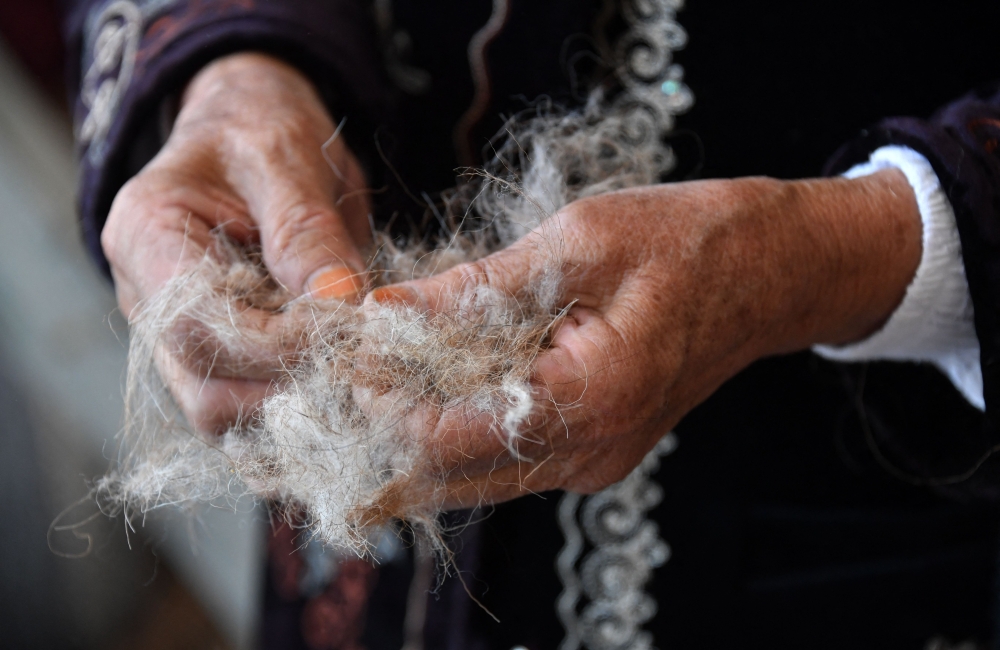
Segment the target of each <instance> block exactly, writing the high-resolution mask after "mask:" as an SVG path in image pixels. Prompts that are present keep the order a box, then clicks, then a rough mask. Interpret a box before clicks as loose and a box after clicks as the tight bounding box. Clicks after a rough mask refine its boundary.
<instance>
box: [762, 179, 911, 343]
mask: <svg viewBox="0 0 1000 650" xmlns="http://www.w3.org/2000/svg"><path fill="white" fill-rule="evenodd" d="M779 197H780V199H779V204H778V205H776V206H775V209H776V213H775V214H776V215H778V218H780V219H781V221H782V226H780V227H779V228H777V236H778V243H777V246H778V248H779V250H781V251H782V256H783V258H784V260H785V261H784V263H783V264H781V265H779V272H777V273H776V275H775V281H776V284H777V285H779V286H783V287H784V292H783V293H784V295H783V298H784V299H783V308H782V309H779V310H777V312H776V313H777V314H780V317H781V319H782V321H783V325H782V324H776V325H772V326H771V327H770V328H769V329H770V331H772V332H773V333H774V334H776V336H775V337H772V338H771V340H770V341H769V345H770V350H769V351H768V352H769V353H781V352H789V351H793V350H799V349H803V348H807V347H810V346H812V345H815V344H818V343H829V344H837V345H839V344H845V343H851V342H854V341H858V340H862V339H864V338H866V337H868V336H870V335H871V334H872V333H874V332H875V331H877V330H878V329H879V328H880V327H881V326H882V325H883V324H884V323H885V322H886V321H887V320H888V318H889V317H890V316H891V315H892V313H893V311H895V309H896V308H897V307H898V305H899V304H900V303H901V302H902V300H903V297H904V296H905V294H906V289H907V287H908V286H909V284H910V282H911V281H912V279H913V276H914V274H915V273H916V269H917V267H918V265H919V263H920V257H921V251H922V242H921V238H922V223H921V219H920V211H919V208H918V206H917V203H916V199H915V197H914V195H913V191H912V189H911V187H910V185H909V183H908V182H907V180H906V177H905V176H904V175H903V174H902V173H900V172H899V171H898V170H886V171H883V172H878V173H876V174H872V175H870V176H865V177H862V178H857V179H841V178H837V179H811V180H802V181H789V182H786V183H784V184H783V187H782V190H781V191H780V192H779Z"/></svg>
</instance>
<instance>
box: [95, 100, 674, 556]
mask: <svg viewBox="0 0 1000 650" xmlns="http://www.w3.org/2000/svg"><path fill="white" fill-rule="evenodd" d="M634 118H635V114H634V112H632V111H628V110H625V109H621V108H607V107H605V105H604V103H603V102H602V101H601V98H600V97H599V96H598V95H595V96H594V98H593V99H592V101H591V102H589V103H588V105H587V106H586V107H584V108H583V109H582V110H579V111H576V112H560V111H557V110H555V109H551V108H550V109H545V110H542V109H539V110H537V111H536V112H535V113H534V114H533V115H530V116H524V115H522V116H519V117H517V118H515V119H513V120H511V121H510V123H509V124H508V125H507V127H506V129H505V131H504V133H505V136H504V138H503V139H502V140H499V141H498V142H496V143H495V146H496V151H497V155H496V158H495V159H494V160H493V161H492V162H491V163H490V164H489V165H488V166H487V167H486V168H484V169H481V170H478V171H473V172H471V173H470V174H469V175H467V177H466V181H465V182H464V183H463V185H461V186H460V187H459V188H457V189H456V190H454V191H452V192H451V193H448V194H446V196H445V197H444V203H445V211H444V213H443V214H441V215H440V216H441V220H442V221H443V222H446V223H448V224H449V225H450V226H451V228H452V232H451V233H450V235H449V236H448V237H447V239H445V240H442V241H440V242H439V243H438V245H437V246H434V247H427V246H422V245H419V244H407V243H405V242H402V243H400V242H393V241H392V240H390V239H389V238H388V237H387V236H385V235H381V236H379V237H378V238H377V240H378V241H377V249H376V252H374V253H373V254H372V256H371V273H370V278H372V284H374V285H383V284H387V283H392V282H397V281H401V280H406V279H410V278H418V277H426V276H428V275H432V274H434V273H439V272H441V271H444V270H446V269H447V268H450V267H452V266H454V265H456V264H459V263H462V262H466V261H470V260H474V259H477V258H480V257H482V256H484V255H486V254H488V253H490V252H492V251H495V250H498V249H500V248H503V247H505V246H507V245H509V244H510V243H512V242H513V241H515V240H517V239H518V238H520V237H522V236H524V235H525V233H528V232H530V231H532V230H533V229H536V228H537V227H538V226H539V224H541V223H542V221H543V220H544V219H546V218H547V217H548V216H549V215H551V214H553V213H554V212H556V211H558V210H559V209H560V208H562V207H563V206H565V205H566V204H568V203H569V202H571V201H573V200H575V199H578V198H582V197H585V196H590V195H593V194H598V193H601V192H606V191H610V190H615V189H620V188H625V187H632V186H638V185H646V184H650V183H655V182H657V181H658V179H659V178H660V177H661V175H662V174H664V173H665V172H666V171H668V169H669V167H670V165H671V164H672V158H671V152H670V150H669V148H667V147H666V146H665V145H664V144H663V142H662V138H661V137H660V135H661V134H660V131H659V130H657V129H655V128H648V127H655V124H653V123H645V122H643V123H640V124H639V125H638V126H637V125H636V123H635V119H634ZM643 129H645V132H643ZM623 218H624V215H623ZM533 236H534V235H533ZM547 236H548V235H547ZM545 244H546V245H545V246H543V247H541V248H540V249H539V251H540V252H539V259H538V263H537V266H536V271H535V273H534V278H533V281H532V282H531V283H530V288H529V289H528V290H527V291H526V292H524V294H523V295H507V294H506V293H504V292H503V291H502V290H501V289H497V288H482V287H481V288H478V289H476V290H474V291H470V292H468V295H465V296H464V297H463V298H462V300H461V301H460V304H459V305H458V307H457V309H456V310H455V311H454V312H452V313H436V314H426V313H421V312H420V311H417V310H415V309H413V308H411V307H407V306H401V305H368V306H364V307H361V306H357V305H354V304H351V303H344V302H314V301H311V300H306V299H302V298H298V299H293V298H292V297H291V296H290V295H288V294H287V293H285V292H284V291H283V290H282V289H281V288H280V287H279V286H278V285H277V284H276V283H275V282H273V281H272V280H271V279H270V278H269V277H268V275H267V273H266V270H265V268H264V267H263V265H262V264H261V262H260V259H259V255H257V254H255V253H253V252H252V251H251V252H248V251H246V250H240V249H239V248H237V247H235V246H234V245H232V244H227V243H225V242H221V241H220V243H219V244H218V246H216V247H215V249H214V250H213V251H210V253H208V254H206V256H205V258H204V260H203V262H202V263H201V264H200V265H199V266H198V267H197V268H195V269H194V270H192V271H190V272H188V273H186V274H184V275H182V276H180V277H178V278H176V279H175V280H173V281H172V282H171V283H170V284H169V286H167V287H166V288H165V289H163V290H162V291H161V292H160V293H159V294H158V295H157V296H155V297H154V298H153V299H151V300H150V301H148V302H147V303H146V304H144V305H143V306H142V307H141V309H140V310H139V311H138V315H136V316H135V318H134V319H133V322H132V337H131V344H130V351H129V369H128V377H127V386H126V421H125V427H124V433H123V442H122V446H121V450H120V452H119V457H118V459H117V462H116V465H115V467H114V468H113V469H112V470H111V472H110V473H109V474H108V475H107V476H105V477H104V478H102V479H100V480H99V482H98V483H97V484H96V486H95V490H96V494H97V496H98V500H99V502H100V503H101V504H102V506H103V507H104V509H105V510H106V511H110V512H122V511H124V512H125V513H126V516H129V517H132V516H134V515H137V514H140V513H144V512H146V511H149V510H151V509H154V508H157V507H161V506H165V505H173V504H184V503H191V502H216V503H218V502H225V501H227V500H229V501H231V500H235V499H237V498H239V497H241V496H243V495H246V494H251V495H253V496H254V497H257V498H267V499H273V500H275V501H277V502H280V503H283V504H285V506H286V508H287V512H288V513H303V512H304V513H306V514H305V519H304V520H302V521H299V522H298V523H301V524H303V525H308V526H309V527H310V528H311V530H312V531H313V533H314V534H315V535H316V536H317V537H318V538H319V539H321V540H322V541H324V542H325V543H327V544H329V545H331V546H334V547H338V548H340V549H342V550H347V551H352V552H355V553H358V554H365V553H369V552H371V550H372V547H371V544H370V542H369V539H370V537H371V533H372V532H374V531H375V530H377V529H378V527H380V526H384V525H386V524H388V523H390V522H391V521H393V520H395V519H402V520H405V521H407V522H408V524H409V525H410V526H411V527H413V529H414V530H415V531H416V532H417V533H418V534H419V535H420V536H421V537H423V538H424V539H426V540H429V541H430V543H431V544H432V545H434V546H438V547H439V548H440V546H439V544H440V536H439V533H440V531H439V529H438V523H437V522H438V515H439V514H440V510H441V506H442V503H443V499H444V496H445V492H444V479H445V476H446V474H447V472H448V471H449V470H453V469H454V468H453V467H445V466H444V464H443V463H442V461H441V459H440V453H439V452H440V450H435V449H433V448H432V445H428V444H426V442H424V438H425V435H426V434H425V432H421V431H415V430H413V427H412V426H408V425H407V424H406V423H407V422H408V418H407V415H408V414H410V413H413V412H414V411H415V409H417V408H421V409H427V408H428V407H430V408H433V409H438V410H441V411H443V410H445V409H451V408H454V407H456V406H457V407H461V408H464V409H467V411H468V412H469V413H471V414H473V415H480V416H481V415H482V414H487V415H488V417H490V418H491V419H492V421H493V423H494V426H493V431H492V435H497V436H500V437H501V438H502V439H503V441H504V443H505V444H506V445H507V447H508V449H509V450H510V453H512V454H515V455H518V456H519V457H520V458H521V459H522V460H524V461H526V462H531V459H530V458H523V456H521V454H520V452H519V448H518V441H519V439H520V436H522V435H523V434H524V432H523V431H522V429H523V428H524V427H525V424H526V422H527V420H528V418H529V416H530V414H531V413H532V410H533V408H534V407H535V403H534V401H533V397H532V390H531V385H530V383H529V379H530V376H531V369H532V365H533V362H534V359H535V358H536V357H537V355H538V354H539V353H541V352H542V351H543V350H544V349H545V347H546V345H547V342H548V334H549V332H550V331H551V328H552V326H553V324H554V323H555V322H556V320H557V319H558V317H559V315H560V314H561V311H560V310H561V308H563V307H564V304H563V302H562V296H561V295H560V276H559V271H558V269H560V263H559V262H560V260H559V250H560V247H559V242H558V241H546V242H545ZM251 308H253V309H255V310H263V311H265V312H273V313H275V314H281V315H282V318H280V319H276V320H278V321H281V322H283V323H284V325H283V326H282V328H281V329H280V331H271V330H266V331H265V330H262V329H261V328H260V326H259V324H258V322H257V321H256V320H253V319H251V318H250V317H249V316H248V314H250V313H251V312H250V311H249V310H250V309H251ZM177 332H184V333H185V334H184V336H183V338H182V340H178V334H177ZM202 346H209V347H208V348H205V347H202ZM199 348H201V350H202V351H203V350H204V349H211V350H212V351H213V353H218V354H224V355H225V356H226V357H227V359H230V360H232V359H236V360H239V359H248V360H249V359H252V358H253V354H252V351H253V350H258V349H268V350H275V351H276V352H275V355H274V356H275V364H274V369H275V370H277V371H278V374H279V376H280V378H279V379H278V380H276V382H275V384H274V391H273V394H272V395H271V396H270V397H268V398H267V399H266V400H265V402H264V404H263V407H262V409H261V410H260V411H259V412H257V413H253V414H249V413H248V414H246V416H245V417H244V418H243V419H242V421H241V422H239V423H236V424H234V425H233V426H232V427H231V428H230V429H229V430H228V431H227V432H226V433H225V434H224V435H221V436H219V437H217V438H215V439H213V440H211V441H206V440H205V439H204V438H203V437H200V436H199V435H197V434H196V433H195V432H194V431H193V430H192V429H191V428H190V426H189V425H188V424H187V423H186V422H185V420H184V418H183V416H182V415H181V414H180V411H179V409H178V407H177V406H176V404H175V402H174V400H173V399H172V398H171V396H170V393H169V391H168V390H167V388H166V386H165V383H164V382H163V380H162V379H161V377H160V375H159V373H158V372H157V364H156V359H157V358H158V355H161V354H164V350H167V349H172V350H174V351H176V350H181V351H185V350H187V351H191V352H197V351H199ZM247 363H248V364H250V363H251V362H250V361H247ZM372 386H375V387H378V388H379V390H380V391H389V390H391V391H393V392H392V396H393V398H392V406H391V407H390V408H388V409H381V410H377V409H373V408H368V406H369V405H368V404H366V401H365V398H363V397H362V396H363V395H364V394H365V392H364V391H365V389H371V387H372ZM422 412H426V411H422ZM421 421H423V420H421ZM289 516H290V517H291V516H292V515H289Z"/></svg>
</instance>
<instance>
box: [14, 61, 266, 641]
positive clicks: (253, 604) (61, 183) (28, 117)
mask: <svg viewBox="0 0 1000 650" xmlns="http://www.w3.org/2000/svg"><path fill="white" fill-rule="evenodd" d="M0 89H2V90H0V334H2V335H0V359H3V360H4V365H3V366H2V367H0V372H3V373H4V374H5V375H7V377H8V378H9V379H10V380H11V381H12V382H13V383H14V384H15V385H16V386H17V388H18V390H19V393H20V394H23V395H26V396H27V401H28V402H30V403H31V404H35V405H39V407H40V408H38V409H37V410H38V411H39V412H40V414H41V417H43V418H44V420H45V422H46V423H47V425H48V426H47V427H46V430H50V431H52V432H53V433H52V435H48V436H38V438H39V439H38V440H37V441H36V449H37V452H36V453H37V454H38V456H39V457H40V459H39V467H41V468H42V471H41V473H42V474H44V481H45V482H46V488H47V489H46V490H45V492H46V495H47V498H49V499H50V500H51V501H52V502H53V503H52V504H50V505H52V507H54V509H55V511H56V512H58V511H59V510H61V509H62V508H63V507H65V506H68V505H70V504H72V503H73V502H74V501H76V500H78V499H80V498H81V497H83V496H85V495H86V493H87V486H86V483H85V481H86V480H87V479H90V478H93V477H94V476H95V475H97V474H99V473H101V472H103V471H104V470H106V469H107V467H108V459H109V458H111V457H113V455H114V453H115V450H116V448H117V447H116V441H115V435H116V433H117V432H118V430H119V427H120V425H121V412H122V399H121V381H122V378H123V373H124V364H125V356H126V346H127V343H126V340H125V336H126V327H125V325H124V323H123V322H122V318H121V316H120V314H118V313H117V311H116V309H115V300H114V294H113V291H112V289H111V287H110V284H109V283H108V282H107V281H106V280H104V279H103V278H102V277H101V276H100V274H99V273H98V272H97V270H96V269H95V267H94V265H93V263H92V262H91V261H90V260H89V259H88V258H87V255H86V253H85V251H84V249H83V246H82V244H81V242H80V238H79V230H78V227H77V225H76V222H75V216H74V190H75V175H76V170H75V166H74V161H73V144H72V136H71V133H70V130H69V125H68V124H67V123H66V121H65V119H64V118H63V117H62V116H61V115H60V114H59V111H58V110H57V109H56V108H55V107H53V106H51V105H50V104H49V102H48V101H47V99H46V98H45V97H43V96H42V95H41V94H40V92H39V91H38V90H37V89H36V88H35V87H34V86H33V85H32V83H31V81H30V80H29V79H28V78H27V76H26V75H25V74H24V72H23V71H22V70H21V69H20V68H19V66H18V64H17V62H16V61H15V60H14V59H13V57H12V56H11V55H10V53H9V52H8V51H7V50H6V49H5V48H4V47H3V44H2V43H0ZM241 510H244V512H242V513H239V514H237V513H233V512H231V511H225V510H219V509H204V510H200V511H197V512H196V513H194V515H192V514H184V513H180V512H169V513H168V512H164V513H162V514H158V515H157V516H156V517H151V518H149V519H148V520H147V521H146V522H145V527H144V529H143V530H142V533H143V534H144V536H145V537H146V538H147V539H151V540H153V541H154V544H155V546H156V548H157V549H158V550H159V551H160V555H161V556H162V557H163V558H164V559H165V561H166V563H167V564H168V565H169V567H170V568H171V569H172V570H173V572H174V573H175V574H176V575H178V576H179V578H180V579H181V580H182V581H183V582H184V583H185V584H186V585H187V587H188V588H189V589H190V590H191V591H192V593H193V594H194V595H195V596H196V598H198V600H199V601H200V602H201V603H202V605H203V606H204V608H205V609H206V611H207V612H208V613H209V615H210V616H211V617H212V618H213V620H214V621H215V624H216V626H217V628H218V629H219V630H220V632H222V634H223V635H224V636H225V637H226V638H227V639H228V640H229V641H230V643H231V645H232V647H233V648H235V649H237V650H243V649H250V648H253V647H254V646H255V644H256V637H257V628H258V626H259V612H260V611H261V602H260V601H261V599H262V597H263V566H264V552H265V541H264V540H265V537H264V535H265V526H266V522H265V516H263V515H262V514H261V513H260V511H259V510H255V509H253V508H252V506H250V505H247V506H246V507H245V508H242V509H241ZM118 524H119V525H118V528H119V532H120V534H121V535H122V536H124V535H125V527H124V525H122V521H121V519H119V521H118ZM37 543H39V544H42V545H44V544H45V540H44V539H39V540H37ZM123 561H127V558H126V560H123ZM77 562H82V563H86V562H88V558H84V559H81V560H77ZM92 573H93V575H92V576H91V578H92V579H93V580H103V579H110V578H108V576H107V574H108V573H109V571H108V567H106V566H103V567H96V568H94V569H93V571H92ZM102 594H103V595H102ZM118 598H119V600H120V599H121V596H120V594H119V596H118ZM69 600H70V603H69V606H71V607H75V608H79V612H77V613H76V614H75V615H74V618H75V619H79V620H80V621H83V623H81V624H84V623H86V624H90V625H99V624H100V617H101V616H102V615H105V610H114V609H115V608H116V606H117V604H116V601H115V590H114V589H113V588H108V589H103V590H102V589H98V588H95V586H94V585H93V584H89V585H78V586H77V588H76V592H75V593H74V597H73V598H71V599H69ZM107 615H110V614H107ZM95 617H96V618H97V620H95Z"/></svg>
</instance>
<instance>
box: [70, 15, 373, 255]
mask: <svg viewBox="0 0 1000 650" xmlns="http://www.w3.org/2000/svg"><path fill="white" fill-rule="evenodd" d="M65 5H66V6H65V9H66V21H65V33H66V40H67V43H68V52H69V64H68V65H69V70H68V77H69V85H70V89H71V92H72V93H73V97H72V106H73V107H74V121H75V124H76V131H77V134H78V143H80V140H81V137H80V133H81V129H82V127H83V126H84V125H85V124H86V120H87V117H88V116H89V115H90V114H91V113H92V112H94V109H93V108H90V107H88V106H87V104H86V103H85V99H84V97H85V96H86V95H87V91H88V83H87V82H88V74H89V75H90V76H91V78H93V80H94V81H92V82H91V83H90V84H89V86H90V88H91V89H93V90H92V91H91V92H92V94H94V95H99V94H100V90H99V89H100V86H101V84H104V83H108V82H110V83H111V84H114V83H115V81H117V82H118V84H117V85H118V88H119V90H120V93H119V97H118V98H117V100H116V101H111V102H110V106H109V108H108V110H107V111H102V112H106V120H105V122H106V123H107V127H106V129H103V130H102V131H101V132H100V133H99V134H98V135H99V137H98V138H94V139H92V140H90V141H88V142H84V143H80V144H81V150H80V152H79V153H80V162H81V171H80V192H79V210H80V220H81V224H82V227H83V235H84V239H85V241H86V242H87V245H88V247H89V248H90V249H91V251H92V252H93V254H94V255H95V257H96V258H97V260H98V261H99V263H101V264H102V266H103V267H104V268H105V269H106V268H107V263H106V261H105V260H104V259H103V255H102V254H101V249H100V241H99V238H100V232H101V228H102V227H103V225H104V220H105V218H106V217H107V214H108V211H109V209H110V207H111V202H112V201H113V200H114V197H115V194H116V193H117V192H118V189H119V188H120V187H121V186H122V185H123V184H124V183H125V181H127V180H128V179H129V178H130V177H131V176H132V175H134V174H135V173H136V172H137V171H138V170H139V169H140V168H141V166H142V165H143V164H145V162H147V161H148V160H149V158H150V157H151V156H152V155H153V154H155V152H156V150H157V149H158V148H159V146H160V145H161V144H162V135H163V133H164V132H166V131H168V130H169V127H168V126H167V127H166V128H164V126H165V125H163V124H161V118H162V117H163V115H162V111H161V109H162V108H163V103H164V102H165V101H168V100H169V98H171V97H172V96H175V95H176V94H177V93H179V92H180V90H182V88H183V86H184V84H185V83H186V82H187V80H188V79H190V77H191V76H192V75H193V74H194V73H195V72H196V71H197V70H198V69H199V68H201V67H202V66H204V65H205V64H206V63H208V62H209V61H211V60H213V59H215V58H218V57H219V56H222V55H225V54H228V53H232V52H237V51H242V50H253V51H260V52H268V53H271V54H274V55H276V56H279V57H281V58H283V59H285V60H286V61H289V62H290V63H292V64H294V65H296V66H298V67H299V68H300V69H301V70H302V71H303V72H305V73H306V74H307V75H308V76H309V77H310V79H312V81H313V82H314V83H315V84H316V86H317V88H318V89H319V91H320V94H321V96H322V97H323V98H324V100H325V101H326V102H327V105H328V106H329V108H330V110H331V112H332V113H333V114H335V115H338V116H348V117H349V118H350V126H351V131H350V132H351V133H353V132H354V131H358V132H368V133H370V132H371V130H372V125H375V124H378V123H380V122H381V121H382V113H383V112H384V108H385V101H386V96H385V92H386V91H385V87H384V85H383V83H382V79H383V73H382V68H381V65H380V61H379V56H378V53H377V43H378V39H377V37H376V34H375V28H374V25H373V23H372V18H371V14H370V11H369V8H368V7H367V6H366V3H364V2H361V1H359V0H323V1H313V0H280V1H279V0H137V1H135V2H111V1H109V0H67V2H65ZM123 6H124V9H125V10H124V11H122V10H118V11H115V9H116V8H122V7H123ZM115 28H117V29H118V30H119V32H124V33H123V34H121V33H120V35H119V37H118V41H115V42H112V43H111V44H110V45H108V44H107V41H113V39H111V38H108V39H105V41H102V39H101V34H102V31H103V30H108V31H107V32H106V34H112V33H114V30H115ZM118 43H120V46H119V47H115V45H116V44H118ZM100 45H104V48H103V49H105V51H107V52H108V55H109V56H110V57H114V58H112V63H111V64H110V65H106V66H103V68H102V67H101V66H100V65H99V64H95V48H96V49H102V48H101V47H100ZM132 46H134V47H135V48H136V52H135V56H134V68H133V69H132V70H131V73H130V74H127V75H126V74H125V73H124V70H123V66H122V63H121V59H122V58H123V54H125V55H126V56H127V54H128V48H129V47H132ZM110 87H113V86H109V88H110ZM90 103H91V104H96V103H97V102H95V101H91V102H90Z"/></svg>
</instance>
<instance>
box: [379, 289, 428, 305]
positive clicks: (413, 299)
mask: <svg viewBox="0 0 1000 650" xmlns="http://www.w3.org/2000/svg"><path fill="white" fill-rule="evenodd" d="M368 297H369V299H370V300H372V301H374V302H377V303H378V304H380V305H385V306H387V307H395V306H404V307H416V306H417V305H419V304H420V296H419V295H418V294H417V292H416V291H414V290H413V289H411V288H409V287H400V286H390V287H379V288H378V289H375V290H374V291H372V292H371V293H370V294H368Z"/></svg>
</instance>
